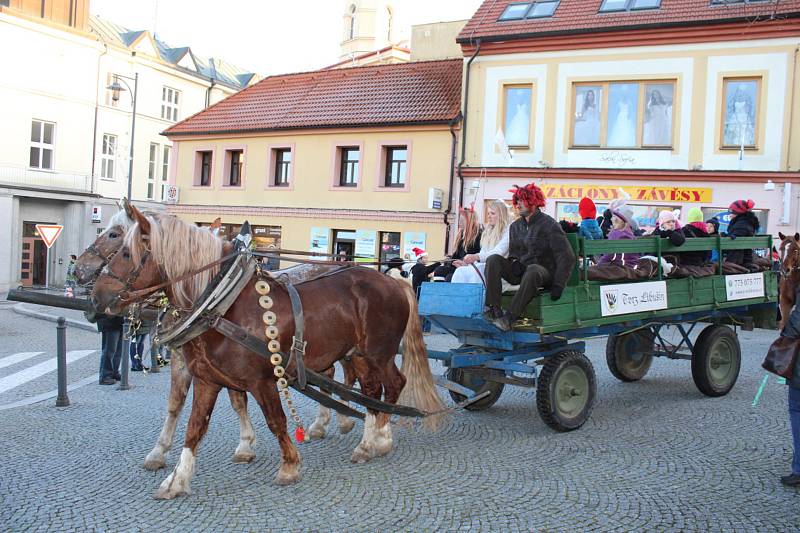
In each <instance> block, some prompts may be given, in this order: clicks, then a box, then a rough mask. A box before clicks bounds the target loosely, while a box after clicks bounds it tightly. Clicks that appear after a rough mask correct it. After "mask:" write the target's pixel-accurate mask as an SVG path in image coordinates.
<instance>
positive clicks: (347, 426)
mask: <svg viewBox="0 0 800 533" xmlns="http://www.w3.org/2000/svg"><path fill="white" fill-rule="evenodd" d="M354 427H356V421H355V420H353V419H352V418H348V419H347V420H346V421H345V422H340V423H339V433H341V434H342V435H347V434H348V433H350V432H351V431H353V428H354Z"/></svg>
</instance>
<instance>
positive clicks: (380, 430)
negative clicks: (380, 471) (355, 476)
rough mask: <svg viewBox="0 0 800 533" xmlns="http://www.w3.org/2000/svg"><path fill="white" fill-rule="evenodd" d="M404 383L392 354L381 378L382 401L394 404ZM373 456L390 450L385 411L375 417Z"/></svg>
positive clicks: (387, 418)
mask: <svg viewBox="0 0 800 533" xmlns="http://www.w3.org/2000/svg"><path fill="white" fill-rule="evenodd" d="M405 385H406V378H405V377H404V376H403V374H401V373H400V370H398V368H397V366H395V364H394V356H392V357H391V358H390V359H389V360H388V362H387V366H386V371H385V372H384V379H383V401H385V402H386V403H388V404H392V405H394V404H396V403H397V399H398V398H399V397H400V391H402V390H403V387H405ZM374 443H375V446H374V457H383V456H384V455H386V454H388V453H389V452H391V451H392V444H393V439H392V426H391V424H390V423H389V415H388V414H387V413H379V414H378V415H377V417H376V419H375V432H374Z"/></svg>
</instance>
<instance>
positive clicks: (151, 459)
mask: <svg viewBox="0 0 800 533" xmlns="http://www.w3.org/2000/svg"><path fill="white" fill-rule="evenodd" d="M165 466H167V464H166V462H165V461H164V456H163V455H153V454H152V453H151V454H149V455H148V456H147V457H146V458H145V460H144V469H145V470H149V471H150V472H155V471H156V470H160V469H161V468H164V467H165Z"/></svg>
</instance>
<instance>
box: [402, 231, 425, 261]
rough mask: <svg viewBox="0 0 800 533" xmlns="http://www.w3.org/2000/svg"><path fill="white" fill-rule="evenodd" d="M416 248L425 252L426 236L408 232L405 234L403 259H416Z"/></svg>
mask: <svg viewBox="0 0 800 533" xmlns="http://www.w3.org/2000/svg"><path fill="white" fill-rule="evenodd" d="M414 248H420V249H422V250H425V234H424V233H421V232H413V231H407V232H405V233H404V234H403V258H406V257H408V258H410V259H412V260H413V259H414V251H413V250H414Z"/></svg>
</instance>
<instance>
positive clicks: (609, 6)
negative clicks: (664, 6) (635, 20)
mask: <svg viewBox="0 0 800 533" xmlns="http://www.w3.org/2000/svg"><path fill="white" fill-rule="evenodd" d="M659 7H661V0H603V2H602V3H601V4H600V13H613V12H617V11H639V10H641V9H658V8H659Z"/></svg>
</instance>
